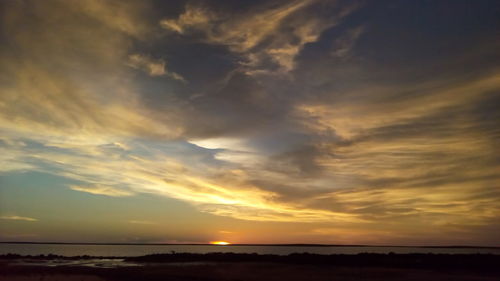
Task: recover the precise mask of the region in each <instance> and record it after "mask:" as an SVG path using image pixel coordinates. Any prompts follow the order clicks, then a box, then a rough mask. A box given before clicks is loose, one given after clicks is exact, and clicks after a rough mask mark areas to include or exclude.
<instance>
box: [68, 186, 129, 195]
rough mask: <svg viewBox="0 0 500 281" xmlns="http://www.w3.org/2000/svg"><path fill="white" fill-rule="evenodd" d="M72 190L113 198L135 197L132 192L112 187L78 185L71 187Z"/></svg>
mask: <svg viewBox="0 0 500 281" xmlns="http://www.w3.org/2000/svg"><path fill="white" fill-rule="evenodd" d="M70 188H71V189H72V190H75V191H81V192H87V193H91V194H97V195H106V196H112V197H122V196H131V195H133V193H132V192H129V191H126V190H123V189H119V188H114V187H110V186H77V185H72V186H70Z"/></svg>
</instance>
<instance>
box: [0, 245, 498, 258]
mask: <svg viewBox="0 0 500 281" xmlns="http://www.w3.org/2000/svg"><path fill="white" fill-rule="evenodd" d="M172 252H176V253H201V254H203V253H214V252H226V253H227V252H233V253H257V254H276V255H288V254H291V253H313V254H359V253H382V254H383V253H390V252H393V253H396V254H406V253H433V254H477V253H480V254H496V255H500V248H446V247H445V248H437V247H428V248H426V247H385V246H384V247H373V246H364V247H358V246H321V247H318V246H271V245H269V246H257V245H255V246H243V245H241V246H235V245H227V246H218V245H88V244H86V245H82V244H10V243H0V255H2V254H9V253H10V254H19V255H48V254H55V255H61V256H83V255H88V256H107V257H132V256H143V255H148V254H168V253H172Z"/></svg>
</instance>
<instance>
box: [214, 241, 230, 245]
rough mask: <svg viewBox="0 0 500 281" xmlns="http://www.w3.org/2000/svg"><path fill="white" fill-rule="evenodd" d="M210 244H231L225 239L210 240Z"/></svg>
mask: <svg viewBox="0 0 500 281" xmlns="http://www.w3.org/2000/svg"><path fill="white" fill-rule="evenodd" d="M210 244H212V245H219V246H225V245H231V243H229V242H226V241H210Z"/></svg>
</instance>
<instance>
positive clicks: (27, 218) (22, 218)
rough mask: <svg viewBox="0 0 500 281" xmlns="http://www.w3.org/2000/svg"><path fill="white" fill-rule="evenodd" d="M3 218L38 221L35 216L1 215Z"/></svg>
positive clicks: (0, 217)
mask: <svg viewBox="0 0 500 281" xmlns="http://www.w3.org/2000/svg"><path fill="white" fill-rule="evenodd" d="M0 219H2V220H14V221H38V220H37V219H35V218H30V217H21V216H0Z"/></svg>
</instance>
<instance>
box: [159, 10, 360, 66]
mask: <svg viewBox="0 0 500 281" xmlns="http://www.w3.org/2000/svg"><path fill="white" fill-rule="evenodd" d="M332 6H333V7H334V6H335V5H325V4H324V3H320V2H319V1H314V0H311V1H309V0H308V1H291V2H289V3H286V4H279V5H276V4H275V3H274V4H273V5H261V6H260V7H256V8H253V9H250V10H249V11H248V12H246V13H241V14H237V15H234V16H231V17H227V16H226V15H219V14H217V13H216V12H213V11H212V10H210V9H209V8H207V7H201V6H196V5H194V4H188V5H186V7H185V11H184V13H182V14H181V15H179V17H178V18H177V19H164V20H162V21H161V22H160V25H161V26H162V27H163V28H165V29H168V30H171V31H174V32H177V33H180V34H182V35H186V34H187V33H188V32H191V33H194V32H199V31H201V32H202V33H204V36H205V38H204V40H205V42H207V43H209V44H214V45H222V46H227V48H229V50H231V51H232V52H234V53H236V54H239V55H241V56H242V61H241V64H242V65H243V66H244V69H245V72H246V73H247V74H250V75H254V74H261V73H273V72H275V71H274V70H273V69H272V68H270V67H269V63H268V62H267V61H269V60H270V61H271V62H272V63H273V64H276V65H277V66H278V69H277V71H278V72H281V73H287V72H289V71H291V70H293V69H294V68H295V62H294V60H295V57H296V56H297V55H298V54H299V53H300V51H301V50H302V49H303V47H304V45H305V44H308V43H312V42H316V41H317V40H318V38H319V36H320V35H321V33H322V32H323V31H325V30H326V29H328V28H330V27H332V26H334V25H335V24H337V22H338V21H339V20H340V19H341V18H343V17H345V16H346V15H348V14H349V13H350V12H352V10H353V9H354V8H355V6H351V7H347V8H342V9H339V10H338V11H335V16H333V17H332V16H331V14H329V15H328V16H324V15H323V14H322V13H321V12H318V10H321V9H329V10H332ZM308 9H309V10H308ZM313 15H314V16H313Z"/></svg>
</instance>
